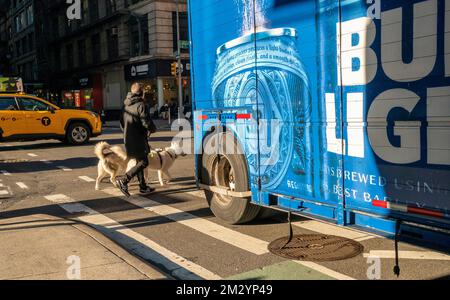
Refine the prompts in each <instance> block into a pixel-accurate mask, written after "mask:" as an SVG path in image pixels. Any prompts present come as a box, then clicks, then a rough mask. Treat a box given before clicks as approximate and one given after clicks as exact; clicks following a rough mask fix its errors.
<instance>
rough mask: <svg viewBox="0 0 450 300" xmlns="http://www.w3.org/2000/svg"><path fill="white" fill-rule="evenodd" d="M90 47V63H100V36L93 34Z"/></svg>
mask: <svg viewBox="0 0 450 300" xmlns="http://www.w3.org/2000/svg"><path fill="white" fill-rule="evenodd" d="M91 47H92V61H93V63H94V64H95V63H98V62H100V61H101V44H100V34H98V33H97V34H94V35H93V36H92V37H91Z"/></svg>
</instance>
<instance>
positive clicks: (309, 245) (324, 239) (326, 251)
mask: <svg viewBox="0 0 450 300" xmlns="http://www.w3.org/2000/svg"><path fill="white" fill-rule="evenodd" d="M288 240H289V238H288V237H283V238H280V239H277V240H275V241H273V242H272V243H270V245H269V251H270V252H272V253H273V254H275V255H278V256H281V257H284V258H287V259H293V260H304V261H338V260H344V259H349V258H352V257H355V256H358V255H359V254H361V253H362V252H363V251H364V247H363V245H361V244H360V243H358V242H355V241H353V240H350V239H346V238H342V237H338V236H331V235H323V234H312V235H296V236H294V238H293V239H292V241H291V242H290V243H289V244H287V245H286V243H287V242H288ZM285 245H286V246H285ZM283 246H285V247H283Z"/></svg>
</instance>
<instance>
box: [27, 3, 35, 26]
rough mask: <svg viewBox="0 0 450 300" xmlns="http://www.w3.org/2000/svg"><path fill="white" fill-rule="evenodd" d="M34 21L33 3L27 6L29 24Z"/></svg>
mask: <svg viewBox="0 0 450 300" xmlns="http://www.w3.org/2000/svg"><path fill="white" fill-rule="evenodd" d="M33 23H34V12H33V5H30V6H28V8H27V25H28V26H30V25H31V24H33Z"/></svg>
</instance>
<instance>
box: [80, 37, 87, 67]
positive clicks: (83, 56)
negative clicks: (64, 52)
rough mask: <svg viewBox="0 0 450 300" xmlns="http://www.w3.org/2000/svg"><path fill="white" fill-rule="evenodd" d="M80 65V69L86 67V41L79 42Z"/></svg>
mask: <svg viewBox="0 0 450 300" xmlns="http://www.w3.org/2000/svg"><path fill="white" fill-rule="evenodd" d="M78 64H79V65H80V67H83V66H85V65H86V41H85V40H79V41H78Z"/></svg>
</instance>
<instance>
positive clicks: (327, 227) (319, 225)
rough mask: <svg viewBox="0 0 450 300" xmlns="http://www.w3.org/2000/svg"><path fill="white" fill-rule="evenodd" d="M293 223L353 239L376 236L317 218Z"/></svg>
mask: <svg viewBox="0 0 450 300" xmlns="http://www.w3.org/2000/svg"><path fill="white" fill-rule="evenodd" d="M292 225H294V226H296V227H299V228H303V229H307V230H310V231H315V232H320V233H321V234H326V235H335V236H340V237H344V238H348V239H351V240H360V239H364V240H369V239H373V238H375V236H373V235H369V234H367V233H364V232H360V231H356V230H351V229H347V228H342V227H339V226H336V225H331V224H326V223H324V222H319V221H315V220H308V221H301V222H293V223H292Z"/></svg>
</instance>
